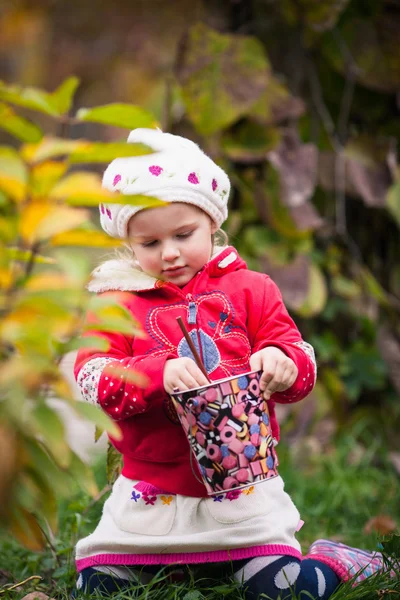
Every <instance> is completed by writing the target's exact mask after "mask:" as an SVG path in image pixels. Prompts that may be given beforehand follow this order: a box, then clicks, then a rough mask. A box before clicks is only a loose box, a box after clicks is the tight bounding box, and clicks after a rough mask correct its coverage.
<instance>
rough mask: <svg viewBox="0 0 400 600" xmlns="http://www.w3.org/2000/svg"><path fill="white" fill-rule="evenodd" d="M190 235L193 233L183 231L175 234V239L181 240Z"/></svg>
mask: <svg viewBox="0 0 400 600" xmlns="http://www.w3.org/2000/svg"><path fill="white" fill-rule="evenodd" d="M192 233H193V231H185V233H177V234H176V237H177V238H178V239H180V240H181V239H185V238H188V237H190V236H191V235H192Z"/></svg>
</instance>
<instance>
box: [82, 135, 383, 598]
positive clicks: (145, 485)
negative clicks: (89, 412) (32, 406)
mask: <svg viewBox="0 0 400 600" xmlns="http://www.w3.org/2000/svg"><path fill="white" fill-rule="evenodd" d="M128 141H129V142H134V143H143V144H146V145H148V146H149V147H151V148H152V149H153V150H154V153H153V154H148V155H146V156H140V157H132V158H120V159H116V160H114V161H113V162H112V163H111V164H110V165H109V167H108V168H107V170H106V172H105V174H104V179H103V185H104V187H105V188H107V189H109V190H111V191H114V192H117V193H120V194H121V199H122V198H123V194H145V195H151V196H156V197H158V198H160V199H161V200H164V201H166V204H165V206H159V207H157V208H151V209H144V208H143V207H140V206H131V205H124V204H113V205H109V206H106V205H101V206H100V218H101V224H102V227H103V228H104V230H105V231H106V232H107V233H108V234H109V235H110V236H112V237H114V238H119V239H123V240H125V241H126V243H127V245H128V246H129V248H130V253H131V256H130V258H129V259H115V260H110V261H108V262H106V263H104V264H103V265H101V266H100V267H99V268H97V269H96V270H95V271H94V273H93V278H92V280H91V282H90V285H89V289H90V291H92V292H95V293H98V294H100V293H101V294H103V293H108V294H110V293H112V294H113V295H114V297H115V299H116V300H117V301H118V302H120V303H121V304H122V305H123V306H124V307H125V308H126V309H128V310H129V311H131V313H132V315H133V316H134V318H135V319H136V320H137V321H138V322H139V324H140V325H141V328H142V329H143V331H144V333H145V335H144V336H137V337H133V336H129V335H124V334H122V333H112V332H109V331H98V332H96V333H97V335H99V336H101V337H103V338H105V339H106V340H107V341H108V343H109V349H108V351H107V352H99V351H96V350H90V349H86V348H85V349H83V348H82V349H81V350H80V351H79V353H78V357H77V360H76V365H75V376H76V378H77V381H78V383H79V385H80V388H81V391H82V395H83V397H84V398H85V400H87V401H88V402H91V403H92V404H96V405H98V406H100V407H101V408H102V409H103V410H104V411H105V412H106V413H107V414H108V415H109V416H110V417H111V418H112V419H114V420H116V421H117V422H118V424H119V426H120V428H121V431H122V434H123V437H122V440H120V441H115V440H113V444H114V446H115V447H116V448H117V450H119V451H120V452H121V454H122V456H123V469H122V474H121V475H120V477H119V478H118V480H117V481H116V483H115V484H114V487H113V491H112V494H111V496H110V497H109V498H108V500H107V501H106V502H105V505H104V509H103V515H102V517H101V520H100V522H99V524H98V526H97V528H96V529H95V531H94V532H93V533H92V534H91V535H89V536H88V537H86V538H84V539H82V540H80V541H79V542H78V544H77V548H76V564H77V569H78V572H79V573H80V574H79V578H78V582H77V588H78V590H83V591H85V592H92V591H93V590H95V589H98V590H99V591H103V592H104V593H112V592H113V591H115V590H117V589H119V588H121V587H122V588H123V587H127V586H134V585H135V582H136V581H138V580H140V581H145V580H146V577H148V578H151V576H152V574H153V573H155V572H157V570H159V569H161V568H162V567H165V566H168V565H170V568H171V570H172V566H175V567H176V565H179V564H181V565H182V564H183V565H191V566H192V568H194V565H200V564H204V563H220V565H221V568H223V567H224V566H225V567H229V569H231V570H232V569H233V573H234V576H235V578H236V580H237V581H238V582H239V584H240V585H241V586H243V590H245V595H246V598H249V599H250V598H251V599H256V598H257V597H258V596H259V594H262V593H263V594H265V596H267V597H270V598H272V599H273V598H278V597H280V598H282V599H284V598H289V597H291V589H293V590H295V591H296V593H297V594H299V593H300V592H301V591H307V592H309V593H310V594H312V595H313V596H315V597H316V598H321V599H324V600H325V599H326V598H329V597H330V596H331V594H332V593H333V591H334V590H335V589H336V588H337V586H338V585H339V583H340V581H342V580H346V579H347V578H348V577H349V576H351V575H352V574H355V573H357V572H359V571H360V570H361V571H362V572H361V573H360V574H359V577H358V579H359V580H360V579H363V578H365V577H366V576H367V575H368V574H370V573H372V572H374V571H376V570H378V569H380V568H381V567H382V557H381V556H380V555H379V554H375V555H372V554H369V553H366V552H362V551H360V550H357V549H353V548H349V547H347V546H345V545H343V544H338V543H334V542H329V541H325V540H318V541H317V542H315V543H314V544H312V546H311V548H310V549H309V552H308V553H307V555H306V556H304V557H302V555H301V550H300V544H299V542H298V541H297V540H296V537H295V534H296V531H298V529H299V528H300V526H301V523H302V521H301V520H300V515H299V513H298V511H297V509H296V507H295V506H294V504H293V502H292V500H291V499H290V497H289V496H288V494H287V493H286V492H285V491H284V486H283V481H282V479H281V477H280V476H279V475H276V476H274V477H271V478H268V479H264V480H263V481H262V482H260V483H257V484H256V485H250V484H249V485H248V486H247V487H245V486H242V487H241V488H240V489H236V490H235V493H232V491H230V490H229V489H228V490H226V491H225V490H224V491H223V493H221V494H218V495H214V496H207V490H206V488H205V486H204V484H203V483H201V481H202V480H201V477H200V471H199V470H198V469H197V467H196V466H195V461H194V460H193V459H192V457H191V454H190V452H191V451H190V447H189V444H188V441H187V438H186V435H185V432H184V430H183V428H182V426H181V425H180V423H179V420H178V418H177V415H176V411H175V408H174V406H173V404H172V401H171V399H170V397H169V394H171V393H173V392H174V391H176V390H179V391H184V390H188V389H190V388H196V387H200V386H204V385H207V383H208V381H207V378H206V377H205V375H204V374H203V372H202V370H201V369H200V368H199V366H197V364H196V362H195V361H194V360H193V358H194V357H193V354H192V352H191V350H190V346H188V344H187V342H186V340H185V338H184V336H183V334H182V332H181V331H180V328H179V327H178V324H177V320H176V319H177V317H181V318H182V320H183V321H184V323H185V324H186V327H187V329H188V331H189V335H190V337H191V338H192V340H193V341H194V343H195V345H197V350H198V351H199V353H200V355H201V357H202V359H203V362H204V365H205V368H206V371H207V373H208V375H209V377H210V379H212V380H218V379H223V378H226V377H229V376H232V375H239V374H241V373H246V372H249V371H256V370H260V371H262V376H261V379H260V390H261V391H262V393H263V397H264V399H265V400H266V401H267V404H268V408H269V415H270V425H271V427H272V436H273V438H274V443H277V442H278V439H279V428H278V423H277V421H276V418H275V412H274V405H275V402H282V403H290V402H298V401H299V400H302V399H303V398H304V397H306V396H307V395H308V394H309V393H310V391H311V390H312V388H313V386H314V382H315V376H316V364H315V359H314V352H313V349H312V347H311V346H310V345H309V344H307V343H306V342H304V341H303V340H302V338H301V335H300V333H299V331H298V329H297V328H296V326H295V324H294V322H293V321H292V319H291V318H290V316H289V314H288V312H287V310H286V309H285V306H284V304H283V302H282V298H281V295H280V293H279V290H278V289H277V286H276V285H275V284H274V283H273V281H272V280H271V279H270V278H269V277H268V275H264V274H262V273H256V272H253V271H250V270H248V269H247V267H246V264H245V262H244V261H243V260H242V259H241V258H240V256H239V255H238V253H237V251H236V250H235V249H234V248H233V247H232V246H228V245H217V243H216V236H217V234H218V228H219V227H220V226H221V224H222V223H223V222H224V221H225V219H226V218H227V202H228V196H229V191H230V182H229V179H228V177H227V175H226V173H225V172H224V171H223V170H222V169H221V168H219V167H218V166H217V165H216V164H215V163H214V162H213V161H212V160H211V159H210V158H209V157H208V156H206V155H205V154H204V153H203V152H202V151H201V150H200V149H199V147H198V146H197V145H196V144H194V143H193V142H191V141H190V140H187V139H184V138H182V137H178V136H174V135H171V134H167V133H162V132H161V131H159V130H146V129H137V130H135V131H133V132H132V133H131V134H130V136H129V138H128ZM88 318H89V320H90V319H91V318H92V319H93V317H91V316H90V315H89V316H88ZM91 333H93V331H92V332H91ZM131 371H132V372H136V373H140V374H142V375H144V376H145V377H146V380H147V385H146V386H145V387H138V386H137V385H135V383H132V378H128V377H127V374H128V373H129V372H131ZM167 568H168V567H167Z"/></svg>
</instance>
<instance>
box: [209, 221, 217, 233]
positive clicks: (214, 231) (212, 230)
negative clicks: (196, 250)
mask: <svg viewBox="0 0 400 600" xmlns="http://www.w3.org/2000/svg"><path fill="white" fill-rule="evenodd" d="M217 231H218V225H217V224H216V222H215V221H213V220H211V235H214V233H216V232H217Z"/></svg>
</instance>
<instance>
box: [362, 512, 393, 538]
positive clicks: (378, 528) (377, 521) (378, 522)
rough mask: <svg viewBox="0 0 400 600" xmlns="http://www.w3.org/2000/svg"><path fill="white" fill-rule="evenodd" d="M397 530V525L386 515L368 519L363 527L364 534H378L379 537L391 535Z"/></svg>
mask: <svg viewBox="0 0 400 600" xmlns="http://www.w3.org/2000/svg"><path fill="white" fill-rule="evenodd" d="M396 529H397V523H396V521H395V520H394V519H392V517H389V516H388V515H378V516H376V517H372V519H369V521H367V523H366V524H365V525H364V533H367V534H369V533H373V532H376V533H379V534H380V535H387V534H388V533H393V532H394V531H396Z"/></svg>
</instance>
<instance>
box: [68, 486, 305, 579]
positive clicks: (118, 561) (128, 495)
mask: <svg viewBox="0 0 400 600" xmlns="http://www.w3.org/2000/svg"><path fill="white" fill-rule="evenodd" d="M138 483H139V482H137V481H134V480H131V479H127V478H126V477H124V476H122V475H121V476H120V477H119V478H118V479H117V481H116V482H115V484H114V486H113V490H112V493H111V495H110V497H109V498H108V500H107V501H106V502H105V504H104V508H103V514H102V517H101V519H100V522H99V524H98V526H97V527H96V529H95V531H94V532H93V533H92V534H90V535H89V536H87V537H85V538H83V539H82V540H80V541H79V542H78V544H77V546H76V564H77V569H78V571H81V570H83V569H85V568H87V567H90V566H91V567H93V566H94V567H95V566H96V565H144V564H177V563H185V564H191V563H205V562H218V561H229V560H238V559H242V558H249V557H252V556H260V555H270V554H274V555H291V556H295V557H298V558H300V557H301V551H300V544H299V543H298V541H297V540H296V537H295V533H296V531H297V530H298V529H299V524H300V523H301V521H300V515H299V512H298V510H297V508H296V507H295V505H294V504H293V502H292V500H291V498H290V496H289V495H288V494H287V493H286V492H285V491H284V484H283V480H282V478H281V477H280V476H278V477H274V478H272V479H266V480H264V481H262V482H261V483H258V484H257V485H254V486H250V487H248V488H245V489H242V490H237V491H230V492H226V493H222V494H220V495H219V496H211V497H206V498H193V497H189V496H181V495H172V494H167V493H165V494H163V493H158V494H157V495H149V494H146V493H145V492H141V491H139V490H140V485H139V486H138V488H139V490H138V489H136V488H135V487H134V486H135V485H136V484H138Z"/></svg>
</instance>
